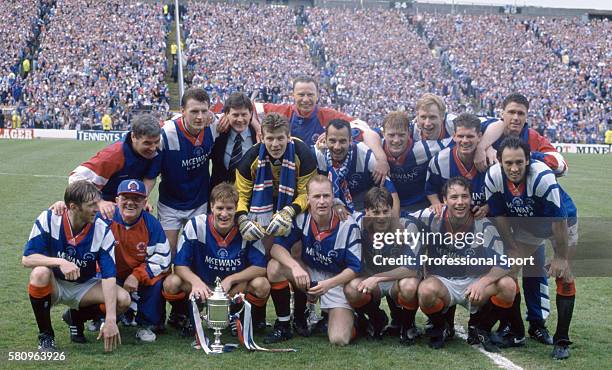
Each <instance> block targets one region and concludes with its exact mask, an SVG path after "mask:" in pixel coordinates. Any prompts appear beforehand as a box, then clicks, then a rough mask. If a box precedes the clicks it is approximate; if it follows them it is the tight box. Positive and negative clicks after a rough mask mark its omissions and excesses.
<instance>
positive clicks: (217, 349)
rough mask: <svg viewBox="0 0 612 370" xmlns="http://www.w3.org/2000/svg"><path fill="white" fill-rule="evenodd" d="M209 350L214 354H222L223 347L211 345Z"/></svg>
mask: <svg viewBox="0 0 612 370" xmlns="http://www.w3.org/2000/svg"><path fill="white" fill-rule="evenodd" d="M210 350H211V351H212V353H215V354H219V353H223V345H218V344H213V345H212V346H210Z"/></svg>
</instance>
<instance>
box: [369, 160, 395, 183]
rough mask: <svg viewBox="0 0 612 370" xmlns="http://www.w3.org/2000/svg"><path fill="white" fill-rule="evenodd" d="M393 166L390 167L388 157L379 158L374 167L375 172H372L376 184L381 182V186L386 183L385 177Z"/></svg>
mask: <svg viewBox="0 0 612 370" xmlns="http://www.w3.org/2000/svg"><path fill="white" fill-rule="evenodd" d="M390 170H391V167H389V162H387V159H386V158H377V159H376V166H375V167H374V172H372V179H373V180H374V183H375V184H379V185H380V186H381V187H382V186H384V184H385V182H384V181H385V178H386V177H387V175H388V174H389V171H390Z"/></svg>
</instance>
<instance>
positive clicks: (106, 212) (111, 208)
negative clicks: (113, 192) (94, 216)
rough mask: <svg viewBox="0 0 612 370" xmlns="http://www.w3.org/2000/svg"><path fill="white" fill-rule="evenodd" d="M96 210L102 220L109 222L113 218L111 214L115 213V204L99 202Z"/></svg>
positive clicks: (104, 201)
mask: <svg viewBox="0 0 612 370" xmlns="http://www.w3.org/2000/svg"><path fill="white" fill-rule="evenodd" d="M98 210H99V211H100V214H101V215H102V217H103V218H105V219H107V220H110V219H112V218H113V214H114V213H115V203H113V202H109V201H107V200H101V201H99V202H98Z"/></svg>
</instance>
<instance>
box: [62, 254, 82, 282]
mask: <svg viewBox="0 0 612 370" xmlns="http://www.w3.org/2000/svg"><path fill="white" fill-rule="evenodd" d="M61 261H62V262H60V265H59V268H60V271H61V272H62V274H64V277H65V278H66V280H69V281H74V280H77V279H78V278H79V277H80V276H81V269H79V267H78V266H77V265H75V264H74V263H72V262H70V261H68V260H65V259H62V260H61Z"/></svg>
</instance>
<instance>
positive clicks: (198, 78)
mask: <svg viewBox="0 0 612 370" xmlns="http://www.w3.org/2000/svg"><path fill="white" fill-rule="evenodd" d="M188 9H189V15H188V16H187V19H186V21H185V29H186V49H187V50H186V60H187V68H186V74H187V78H188V80H189V82H190V83H191V85H192V86H200V87H203V88H204V89H205V90H206V91H207V92H208V93H209V94H211V96H213V98H216V97H219V98H221V99H222V100H224V99H225V97H227V96H229V95H230V94H231V93H233V92H235V91H244V92H246V93H247V94H248V95H251V94H252V93H253V91H256V90H259V92H258V93H257V94H258V99H259V100H261V101H265V102H273V103H286V102H287V101H288V94H289V92H290V91H291V79H292V77H294V76H295V75H296V73H307V74H316V73H317V72H316V67H315V66H314V65H313V64H312V63H311V62H310V61H309V59H308V53H307V50H306V44H305V42H304V39H303V36H301V35H300V34H298V32H297V28H296V22H295V15H294V14H293V11H292V10H291V9H289V8H274V7H261V6H257V5H224V4H219V3H217V4H215V3H205V2H191V3H189V5H188ZM237 30H240V31H237Z"/></svg>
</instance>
